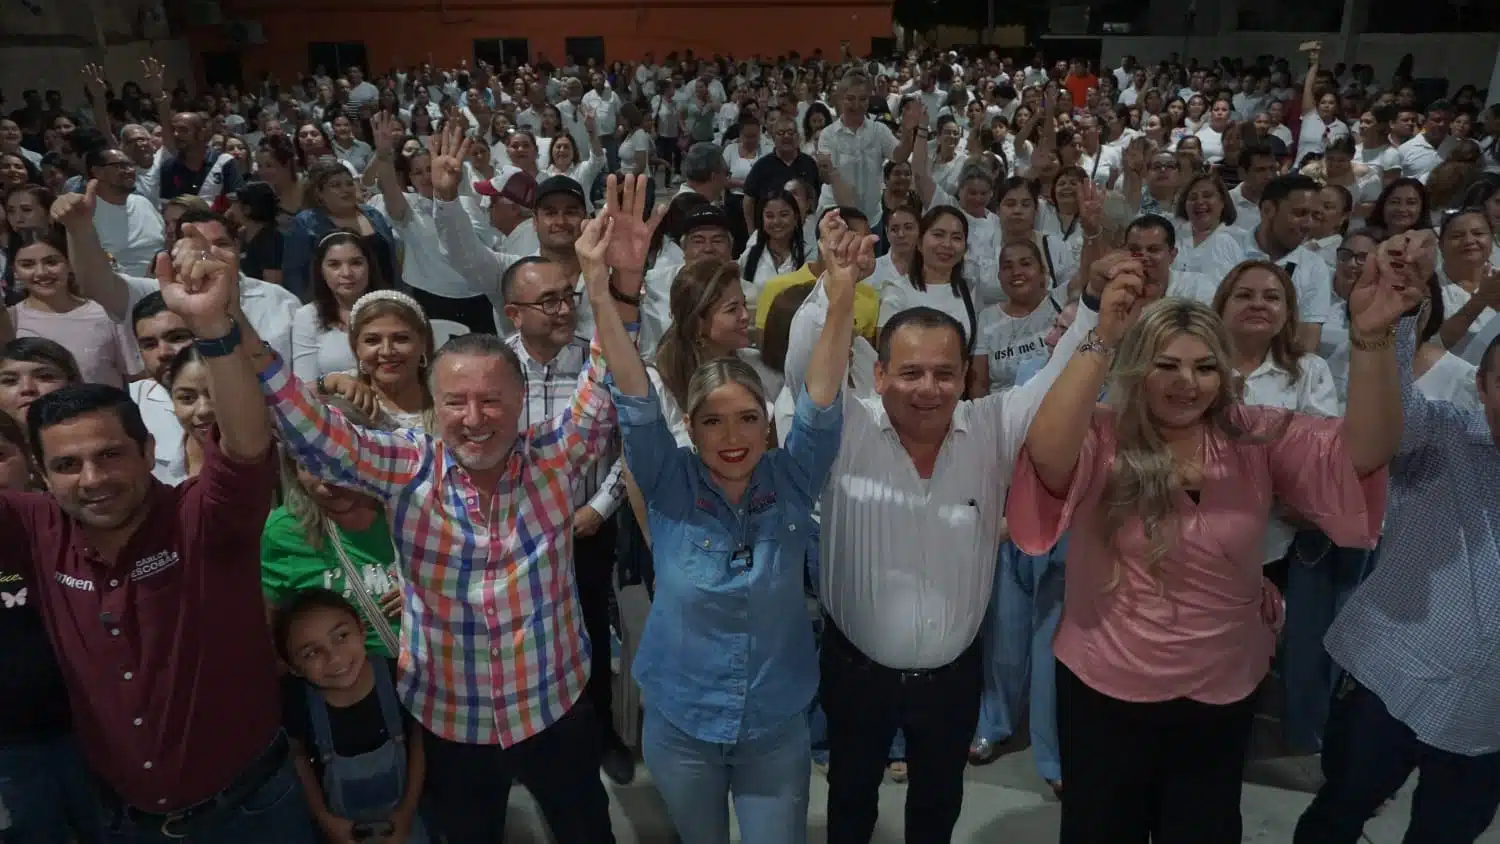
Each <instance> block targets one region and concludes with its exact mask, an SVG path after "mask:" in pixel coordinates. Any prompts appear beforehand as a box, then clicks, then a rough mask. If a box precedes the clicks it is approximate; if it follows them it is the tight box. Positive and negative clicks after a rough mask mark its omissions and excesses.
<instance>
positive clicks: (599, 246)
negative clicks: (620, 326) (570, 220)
mask: <svg viewBox="0 0 1500 844" xmlns="http://www.w3.org/2000/svg"><path fill="white" fill-rule="evenodd" d="M610 178H611V179H613V178H614V177H613V176H611V177H610ZM614 234H615V217H614V216H613V215H611V214H609V213H602V214H599V215H598V216H596V217H594V218H593V219H591V220H589V221H588V222H586V223H584V224H583V232H582V233H581V234H579V235H578V240H577V241H575V242H574V244H573V251H574V252H576V253H577V254H578V268H579V270H580V271H582V274H583V283H584V284H585V285H586V286H587V287H588V295H589V301H591V302H594V303H596V304H602V303H605V302H608V301H609V300H610V295H609V275H610V273H609V261H608V257H607V256H608V254H609V247H610V243H611V242H612V241H613V240H614ZM626 292H629V291H626Z"/></svg>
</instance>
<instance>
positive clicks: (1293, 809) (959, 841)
mask: <svg viewBox="0 0 1500 844" xmlns="http://www.w3.org/2000/svg"><path fill="white" fill-rule="evenodd" d="M1315 769H1316V760H1313V759H1284V760H1277V761H1275V762H1261V763H1256V765H1255V766H1253V768H1252V771H1251V772H1250V781H1249V782H1248V783H1247V785H1246V786H1245V796H1244V802H1243V811H1244V819H1245V837H1244V840H1245V841H1247V842H1250V841H1257V842H1276V844H1286V842H1290V841H1291V840H1292V830H1293V828H1294V827H1295V825H1296V823H1297V817H1298V816H1299V815H1300V814H1301V813H1302V810H1303V809H1304V808H1305V807H1306V806H1307V804H1308V801H1309V800H1310V799H1311V794H1309V793H1307V792H1305V791H1299V790H1295V789H1293V788H1287V787H1279V786H1282V785H1288V784H1296V785H1301V786H1303V787H1306V783H1307V782H1308V777H1309V774H1310V772H1312V771H1314V770H1315ZM1258 783H1266V784H1258ZM606 784H607V785H608V787H609V791H610V809H611V812H612V814H613V816H614V831H615V837H616V839H617V841H618V842H619V844H672V842H673V841H674V837H673V835H672V831H671V825H670V822H669V821H668V820H667V817H666V814H665V811H664V810H663V808H662V805H661V801H660V799H659V798H658V797H657V795H656V791H655V789H653V788H652V787H651V785H650V777H649V775H648V774H647V773H646V771H645V768H644V767H642V768H641V769H640V775H639V777H638V779H637V780H636V782H635V783H634V784H632V785H631V786H629V787H627V788H617V787H615V786H614V785H613V784H609V783H608V782H607V781H606ZM1413 785H1414V782H1413V783H1408V784H1407V787H1406V788H1405V789H1403V790H1402V792H1401V794H1400V795H1399V796H1398V797H1397V799H1396V800H1395V801H1394V802H1393V803H1392V804H1391V805H1390V806H1388V807H1387V808H1386V809H1385V811H1384V812H1382V813H1381V814H1380V816H1379V817H1376V818H1375V819H1374V820H1372V821H1370V823H1369V825H1368V826H1367V827H1366V839H1367V842H1368V844H1399V842H1400V841H1401V837H1402V835H1403V833H1404V832H1405V829H1406V818H1407V813H1408V811H1409V810H1410V804H1411V789H1412V786H1413ZM827 794H828V789H827V782H826V781H825V780H824V778H823V776H822V775H821V774H818V773H814V774H813V779H812V801H811V802H812V811H811V812H810V813H809V817H808V824H809V829H810V833H811V834H810V835H809V837H808V841H809V844H823V842H825V841H826V838H825V833H824V823H825V815H824V811H823V810H824V806H825V805H826V801H827ZM905 795H906V789H905V787H904V786H898V785H894V784H892V783H889V782H887V783H886V784H885V785H884V786H883V787H882V788H881V794H880V826H879V828H878V829H877V831H876V833H875V838H874V840H873V841H872V842H871V844H901V841H902V833H901V830H902V824H901V817H902V808H903V803H904V800H905ZM511 809H512V812H511V823H510V830H509V831H508V834H507V837H506V840H507V841H509V842H512V844H546V842H547V841H548V840H549V839H548V836H547V835H546V832H545V830H544V825H543V824H542V822H541V817H540V815H539V814H538V812H537V811H536V807H535V804H533V803H532V802H531V799H530V797H529V796H527V795H526V794H525V793H524V792H523V791H520V790H519V789H518V790H517V792H516V793H515V794H514V795H512V797H511ZM1059 812H1060V809H1059V806H1058V803H1057V801H1056V800H1055V799H1054V798H1053V797H1052V793H1051V791H1050V790H1049V789H1048V788H1047V786H1046V784H1045V783H1043V782H1042V781H1041V779H1040V778H1039V777H1037V775H1036V773H1035V771H1034V769H1033V768H1032V765H1031V757H1030V753H1029V752H1027V751H1021V752H1017V753H1013V754H1010V755H1008V756H1005V757H1003V758H1001V759H1000V760H999V761H997V762H995V763H994V764H992V765H989V766H986V767H983V768H970V769H969V783H968V788H967V790H966V791H965V794H964V811H963V815H962V817H961V818H960V819H959V823H958V829H957V831H956V834H955V835H954V839H953V840H954V844H996V842H1005V844H1054V842H1056V841H1057V827H1058V822H1059ZM733 840H734V841H735V842H736V844H738V842H739V840H740V839H739V837H738V836H735V837H734V839H733ZM1480 844H1500V826H1496V827H1492V828H1491V829H1490V831H1489V832H1488V833H1487V834H1486V835H1485V836H1484V837H1483V838H1481V839H1480Z"/></svg>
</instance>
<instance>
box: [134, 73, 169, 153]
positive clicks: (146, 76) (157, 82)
mask: <svg viewBox="0 0 1500 844" xmlns="http://www.w3.org/2000/svg"><path fill="white" fill-rule="evenodd" d="M166 72H167V69H166V68H165V67H163V66H162V63H161V62H160V61H158V60H157V59H156V57H155V56H147V57H146V58H144V59H142V60H141V86H142V87H144V88H145V89H146V94H147V95H148V96H150V97H151V102H153V103H155V104H156V122H158V123H160V124H161V149H162V153H163V154H164V155H165V156H166V157H167V158H173V157H175V156H176V155H177V153H178V149H177V136H176V134H175V133H174V132H173V131H172V118H173V117H174V116H175V115H174V113H173V112H172V98H171V96H170V95H168V94H167V84H166Z"/></svg>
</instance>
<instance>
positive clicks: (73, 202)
mask: <svg viewBox="0 0 1500 844" xmlns="http://www.w3.org/2000/svg"><path fill="white" fill-rule="evenodd" d="M98 189H99V182H98V181H97V180H95V179H90V180H89V182H88V184H87V185H86V186H84V189H83V193H65V194H63V195H62V196H59V197H58V198H57V199H56V200H55V201H54V202H53V203H52V222H54V223H57V224H58V225H60V226H62V227H63V230H64V231H66V232H67V233H68V261H69V263H71V264H72V265H73V279H74V280H75V281H76V282H77V283H78V295H80V296H83V297H85V298H88V299H93V300H94V301H95V302H98V303H99V304H100V305H102V306H103V307H104V311H105V312H106V313H108V314H109V316H110V318H111V319H115V320H120V321H123V320H125V319H127V318H129V316H130V284H129V282H127V281H126V280H125V278H124V277H123V276H121V275H120V274H119V273H118V272H116V271H115V268H114V266H113V265H112V264H111V263H110V260H109V253H107V252H105V251H104V245H103V244H102V243H100V242H99V233H98V232H97V231H96V230H95V229H94V207H95V204H96V202H97V200H96V198H95V194H96V192H97V191H98Z"/></svg>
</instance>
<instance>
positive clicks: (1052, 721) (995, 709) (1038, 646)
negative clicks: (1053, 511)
mask: <svg viewBox="0 0 1500 844" xmlns="http://www.w3.org/2000/svg"><path fill="white" fill-rule="evenodd" d="M1066 555H1067V540H1066V539H1064V540H1063V541H1061V542H1059V543H1058V544H1057V547H1055V548H1053V549H1052V550H1051V551H1050V552H1049V553H1047V554H1044V555H1042V556H1037V557H1033V556H1031V555H1029V554H1026V553H1024V552H1023V551H1021V549H1020V548H1017V547H1016V546H1015V544H1014V543H1012V542H1006V543H1005V544H1003V545H1001V546H1000V557H999V559H998V560H996V562H995V586H994V593H993V594H992V595H991V597H990V607H989V611H988V612H987V614H986V617H985V622H984V630H983V634H982V635H983V636H984V652H985V660H984V697H983V698H982V699H981V700H980V704H979V729H978V731H977V735H976V738H982V739H988V740H989V741H992V742H1000V741H1004V740H1006V739H1008V738H1010V737H1011V736H1012V735H1013V734H1014V732H1015V727H1016V724H1018V723H1019V722H1020V720H1021V710H1022V709H1023V704H1022V701H1023V700H1025V699H1027V697H1028V696H1029V698H1030V701H1029V706H1030V713H1031V753H1032V758H1033V759H1034V760H1035V762H1036V767H1037V773H1039V774H1041V776H1042V779H1045V780H1047V781H1049V782H1051V781H1055V780H1060V779H1062V760H1061V756H1060V752H1059V750H1058V745H1057V679H1056V660H1055V659H1054V658H1053V656H1052V638H1053V636H1055V635H1056V633H1057V622H1058V618H1059V617H1060V616H1061V615H1062V598H1063V568H1062V562H1063V558H1064V557H1065V556H1066ZM1028 689H1029V695H1028Z"/></svg>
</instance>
